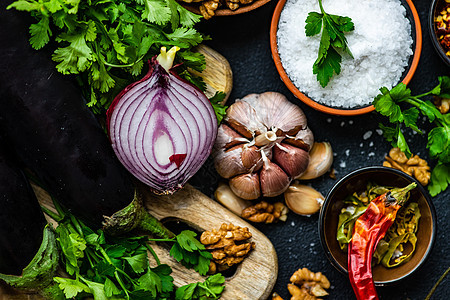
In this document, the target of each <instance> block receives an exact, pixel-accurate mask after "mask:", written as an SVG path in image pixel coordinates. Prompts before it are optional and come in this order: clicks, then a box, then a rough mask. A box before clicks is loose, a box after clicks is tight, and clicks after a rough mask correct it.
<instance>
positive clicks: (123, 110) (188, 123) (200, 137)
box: [107, 49, 217, 194]
mask: <svg viewBox="0 0 450 300" xmlns="http://www.w3.org/2000/svg"><path fill="white" fill-rule="evenodd" d="M175 52H176V49H175V50H173V49H171V50H169V51H168V52H167V53H166V52H165V49H162V52H161V55H160V56H158V58H157V59H155V58H153V59H152V61H151V62H150V69H149V72H148V74H147V75H146V76H145V77H144V78H142V79H141V80H140V81H138V82H136V83H133V84H131V85H129V86H128V87H126V88H125V89H124V90H123V91H122V92H121V93H120V94H119V95H118V96H117V97H116V98H115V99H114V101H113V103H112V105H111V107H110V109H109V110H108V112H107V126H108V130H109V135H110V139H111V143H112V147H113V149H114V151H115V153H116V155H117V157H118V158H119V160H120V161H121V162H122V164H123V165H124V166H125V167H126V168H127V169H128V171H130V173H132V174H133V175H134V176H135V177H136V178H137V179H139V180H140V181H141V182H143V183H145V184H146V185H148V186H149V187H150V188H151V189H152V190H153V191H154V192H155V193H158V194H171V193H173V192H175V191H176V190H178V189H180V188H181V187H182V186H183V185H184V184H185V183H186V182H187V181H188V180H189V178H191V177H192V176H193V175H194V174H195V173H196V172H197V171H198V170H199V169H200V167H201V166H202V165H203V163H204V162H205V160H206V159H207V158H208V156H209V154H210V152H211V149H212V146H213V144H214V140H215V138H216V135H217V119H216V117H215V113H214V110H213V108H212V106H211V103H210V102H209V100H208V98H207V97H206V96H205V95H204V94H203V93H202V92H201V91H200V90H198V89H197V88H196V87H194V86H192V85H191V84H189V83H187V82H186V81H184V80H183V79H181V78H180V77H178V76H177V75H176V74H175V73H174V72H173V71H172V70H170V67H171V65H172V63H173V58H174V56H175ZM167 60H169V62H167ZM163 66H164V67H163ZM165 67H166V68H167V69H168V70H169V71H168V70H166V69H165Z"/></svg>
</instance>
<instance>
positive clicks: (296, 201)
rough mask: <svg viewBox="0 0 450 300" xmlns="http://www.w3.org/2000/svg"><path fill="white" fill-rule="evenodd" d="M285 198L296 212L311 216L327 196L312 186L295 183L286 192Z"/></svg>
mask: <svg viewBox="0 0 450 300" xmlns="http://www.w3.org/2000/svg"><path fill="white" fill-rule="evenodd" d="M284 200H285V202H286V205H287V206H288V207H289V209H290V210H292V211H293V212H295V213H296V214H299V215H302V216H309V215H312V214H315V213H316V212H318V211H319V209H320V208H321V207H322V204H323V201H324V200H325V198H324V197H323V196H322V194H321V193H320V192H318V191H317V190H315V189H314V188H312V187H310V186H307V185H303V184H298V183H294V184H292V185H291V186H289V188H288V189H287V190H286V192H284Z"/></svg>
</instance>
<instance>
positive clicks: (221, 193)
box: [214, 182, 252, 216]
mask: <svg viewBox="0 0 450 300" xmlns="http://www.w3.org/2000/svg"><path fill="white" fill-rule="evenodd" d="M214 197H215V198H216V200H217V201H219V202H220V203H221V204H222V205H223V206H225V207H226V208H228V209H229V210H230V211H232V212H233V213H235V214H236V215H238V216H240V215H241V214H242V211H243V210H244V209H246V208H247V207H249V206H250V205H252V204H251V202H249V201H246V200H244V199H242V198H239V197H238V196H236V194H234V193H233V191H232V190H231V188H230V186H229V185H228V184H226V183H223V182H221V183H219V186H218V187H217V189H216V191H215V193H214Z"/></svg>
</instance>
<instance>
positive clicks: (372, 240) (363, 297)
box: [348, 183, 417, 300]
mask: <svg viewBox="0 0 450 300" xmlns="http://www.w3.org/2000/svg"><path fill="white" fill-rule="evenodd" d="M416 186H417V184H416V183H411V184H410V185H408V186H407V187H404V188H401V189H400V188H394V189H392V190H390V191H389V192H387V193H384V194H383V195H380V196H378V197H377V198H375V199H374V200H372V202H370V204H369V207H368V208H367V210H366V212H365V213H364V214H363V215H361V216H360V217H359V218H358V219H357V220H356V222H355V226H354V230H353V236H352V240H351V241H350V244H349V250H348V274H349V277H350V282H351V284H352V287H353V291H354V292H355V295H356V298H357V299H358V300H375V299H378V295H377V291H376V290H375V284H374V282H373V277H372V256H373V252H374V251H375V248H376V247H377V244H378V242H379V241H380V240H381V239H382V238H383V237H384V235H385V234H386V231H387V230H388V229H389V227H391V225H392V224H393V223H394V220H395V216H396V215H397V211H398V210H399V209H400V207H402V205H403V204H404V203H405V202H406V200H407V199H408V198H407V197H406V195H407V194H408V192H409V191H410V190H412V189H413V188H415V187H416Z"/></svg>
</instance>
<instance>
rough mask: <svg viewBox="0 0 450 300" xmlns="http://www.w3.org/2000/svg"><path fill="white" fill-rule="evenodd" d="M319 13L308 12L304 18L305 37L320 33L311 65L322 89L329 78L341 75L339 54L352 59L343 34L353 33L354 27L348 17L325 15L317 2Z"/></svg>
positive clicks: (320, 3) (320, 0) (320, 2)
mask: <svg viewBox="0 0 450 300" xmlns="http://www.w3.org/2000/svg"><path fill="white" fill-rule="evenodd" d="M319 7H320V11H321V13H318V12H310V13H309V14H308V17H307V18H306V25H305V33H306V36H314V35H317V34H319V33H320V32H322V36H321V38H320V45H319V54H318V56H317V59H316V61H315V62H314V65H313V74H317V80H318V81H319V83H320V85H321V86H322V87H326V86H327V84H328V82H329V81H330V78H331V77H333V74H334V73H336V74H338V75H339V73H341V60H342V59H341V54H339V51H341V52H345V53H347V54H348V55H350V56H351V57H352V58H353V54H352V52H351V51H350V48H349V47H348V44H347V39H346V38H345V33H346V32H350V31H353V30H354V29H355V25H354V24H353V22H352V19H351V18H349V17H342V16H337V15H331V14H327V13H326V12H325V10H324V9H323V6H322V0H319Z"/></svg>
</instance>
